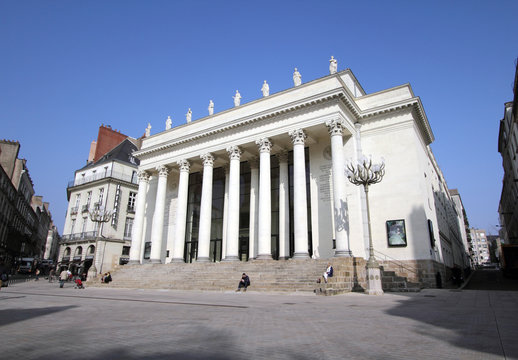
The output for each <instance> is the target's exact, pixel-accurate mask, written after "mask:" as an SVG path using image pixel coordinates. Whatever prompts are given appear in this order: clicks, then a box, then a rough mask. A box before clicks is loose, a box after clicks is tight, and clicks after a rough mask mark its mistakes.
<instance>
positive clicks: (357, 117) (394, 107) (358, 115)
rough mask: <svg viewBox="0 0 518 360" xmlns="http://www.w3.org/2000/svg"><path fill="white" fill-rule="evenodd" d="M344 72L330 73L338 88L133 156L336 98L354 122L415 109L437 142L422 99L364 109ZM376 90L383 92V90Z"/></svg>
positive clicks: (429, 138)
mask: <svg viewBox="0 0 518 360" xmlns="http://www.w3.org/2000/svg"><path fill="white" fill-rule="evenodd" d="M343 73H344V72H340V73H337V74H334V75H329V77H332V76H336V77H337V78H338V79H339V82H340V84H341V85H342V86H341V87H338V88H334V89H331V90H328V91H326V92H321V93H318V94H317V95H314V96H310V97H308V98H306V99H303V100H296V101H293V102H289V103H285V104H282V105H279V106H276V107H273V108H269V109H267V110H264V111H261V112H258V113H254V114H251V115H248V116H244V117H241V118H237V119H234V120H231V121H228V122H226V123H223V124H222V123H217V122H216V121H214V124H213V125H212V126H210V127H208V128H204V129H200V130H197V131H196V132H193V133H189V134H186V135H183V136H181V137H178V138H175V139H172V140H170V141H167V142H165V143H162V144H159V145H155V146H152V147H149V148H147V149H141V150H138V151H135V152H133V156H136V157H138V158H139V159H140V160H143V159H146V158H148V157H150V156H152V155H154V154H156V153H158V152H162V151H164V150H167V149H170V148H172V147H175V146H178V145H182V144H185V143H188V142H191V141H194V140H198V139H202V138H207V137H210V136H213V135H215V134H219V133H223V132H225V131H228V130H231V129H234V128H238V127H241V126H244V125H248V124H252V123H256V122H259V121H262V120H266V119H271V118H273V117H276V116H279V115H285V114H288V113H292V112H294V111H298V110H301V109H304V108H307V107H310V106H314V105H316V104H322V103H325V102H329V101H334V100H339V101H340V102H341V103H342V104H343V105H344V106H345V107H346V108H347V109H348V110H349V111H350V113H351V115H352V116H353V117H354V122H361V121H362V120H367V119H371V118H374V117H377V116H380V115H383V114H386V113H389V112H394V111H400V110H403V109H408V108H410V109H411V110H412V111H415V114H416V115H417V125H418V127H419V129H420V130H421V132H422V134H423V136H424V137H425V142H426V143H427V144H430V143H431V142H433V140H434V136H433V133H432V130H431V128H430V125H429V123H428V120H427V118H426V114H425V112H424V109H423V106H422V104H421V100H420V99H419V97H412V98H410V99H405V100H401V101H398V102H394V103H390V104H387V105H382V106H379V107H376V108H371V109H368V110H364V111H362V110H360V108H359V106H358V105H357V104H356V102H355V100H354V99H355V98H354V96H353V95H352V94H351V92H350V91H349V89H348V88H347V86H346V85H345V83H344V82H343V81H342V79H341V78H340V75H343ZM327 78H328V76H326V77H324V78H321V79H316V80H314V81H312V82H310V83H306V84H302V85H301V86H298V87H297V88H301V87H305V86H308V85H310V84H312V83H315V82H319V81H323V80H324V79H327ZM404 86H407V85H401V86H398V87H396V88H400V87H404ZM290 90H291V89H288V90H285V91H282V92H280V93H277V94H275V95H279V94H282V93H285V92H287V91H290ZM389 90H391V89H387V90H384V91H389ZM376 94H379V92H378V93H376ZM412 94H413V93H412ZM275 95H274V96H275ZM364 96H369V95H364ZM270 98H271V96H270ZM262 100H264V98H263V99H258V100H255V101H253V102H252V103H255V102H258V101H262ZM246 105H248V104H246ZM233 110H234V109H228V110H225V111H223V112H222V113H228V112H230V111H233ZM218 114H221V113H218ZM210 120H211V117H210V116H209V117H205V118H202V119H198V120H196V122H198V121H210ZM191 124H192V123H191ZM188 125H189V124H185V125H183V126H188ZM169 131H171V130H169ZM162 134H163V133H159V134H156V135H153V136H152V137H156V136H160V135H162Z"/></svg>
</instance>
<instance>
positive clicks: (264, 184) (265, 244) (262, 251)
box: [255, 138, 272, 260]
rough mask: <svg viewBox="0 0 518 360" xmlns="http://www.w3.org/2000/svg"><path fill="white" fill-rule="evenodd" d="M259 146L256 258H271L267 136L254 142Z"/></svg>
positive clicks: (270, 202) (270, 209)
mask: <svg viewBox="0 0 518 360" xmlns="http://www.w3.org/2000/svg"><path fill="white" fill-rule="evenodd" d="M255 143H256V144H257V146H258V147H259V167H260V168H259V229H258V241H259V244H258V251H257V259H261V260H268V259H271V258H272V200H271V197H272V188H271V176H270V150H271V148H272V143H271V141H270V140H269V139H268V138H262V139H260V140H257V141H256V142H255Z"/></svg>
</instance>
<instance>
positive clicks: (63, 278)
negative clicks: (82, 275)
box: [59, 269, 68, 288]
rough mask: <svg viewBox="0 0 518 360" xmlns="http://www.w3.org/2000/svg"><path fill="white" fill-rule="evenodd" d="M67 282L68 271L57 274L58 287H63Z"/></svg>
mask: <svg viewBox="0 0 518 360" xmlns="http://www.w3.org/2000/svg"><path fill="white" fill-rule="evenodd" d="M67 280H68V270H67V269H64V270H63V271H62V272H61V273H60V274H59V287H60V288H62V287H63V286H65V281H67Z"/></svg>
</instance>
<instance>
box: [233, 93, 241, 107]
mask: <svg viewBox="0 0 518 360" xmlns="http://www.w3.org/2000/svg"><path fill="white" fill-rule="evenodd" d="M232 98H233V99H234V106H239V104H241V94H240V93H239V91H237V90H236V95H234V96H232Z"/></svg>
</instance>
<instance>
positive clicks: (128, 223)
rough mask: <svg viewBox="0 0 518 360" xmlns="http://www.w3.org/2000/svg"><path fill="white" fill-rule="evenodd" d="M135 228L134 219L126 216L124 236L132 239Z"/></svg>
mask: <svg viewBox="0 0 518 360" xmlns="http://www.w3.org/2000/svg"><path fill="white" fill-rule="evenodd" d="M132 230H133V219H132V218H126V226H125V227H124V238H125V239H131V231H132Z"/></svg>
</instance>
